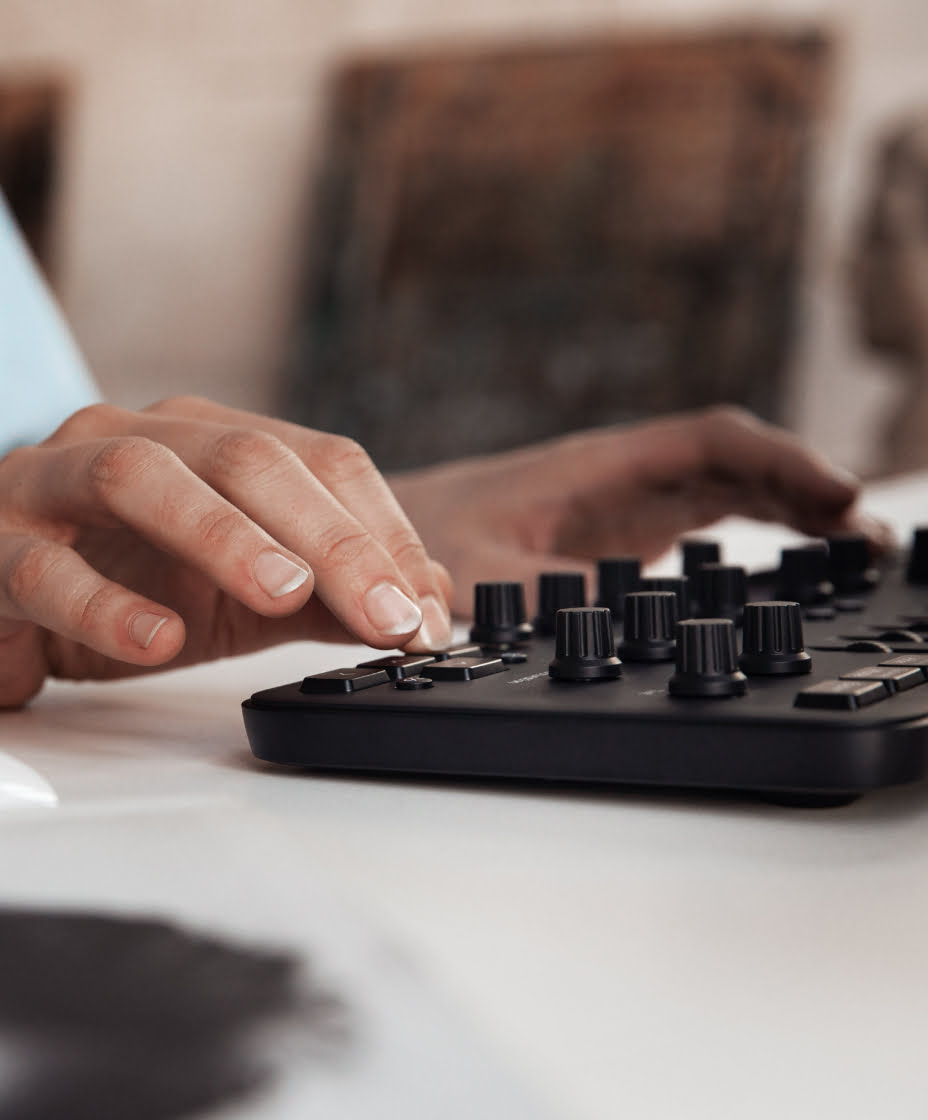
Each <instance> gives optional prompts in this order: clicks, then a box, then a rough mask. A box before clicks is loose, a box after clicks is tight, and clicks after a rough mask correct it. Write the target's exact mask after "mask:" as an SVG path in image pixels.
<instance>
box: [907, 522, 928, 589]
mask: <svg viewBox="0 0 928 1120" xmlns="http://www.w3.org/2000/svg"><path fill="white" fill-rule="evenodd" d="M905 578H906V579H907V580H908V581H909V583H928V526H922V527H921V528H919V529H916V530H915V532H914V533H913V534H912V548H911V551H910V552H909V566H908V568H907V569H906V573H905Z"/></svg>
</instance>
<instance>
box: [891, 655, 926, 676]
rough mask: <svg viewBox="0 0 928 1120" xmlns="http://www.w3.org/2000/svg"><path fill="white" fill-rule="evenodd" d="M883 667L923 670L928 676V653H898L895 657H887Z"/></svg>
mask: <svg viewBox="0 0 928 1120" xmlns="http://www.w3.org/2000/svg"><path fill="white" fill-rule="evenodd" d="M880 664H881V665H903V666H908V667H909V668H912V669H921V671H922V672H923V673H924V674H925V676H928V653H897V654H896V656H895V657H887V658H886V660H885V661H881V662H880Z"/></svg>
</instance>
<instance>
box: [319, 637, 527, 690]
mask: <svg viewBox="0 0 928 1120" xmlns="http://www.w3.org/2000/svg"><path fill="white" fill-rule="evenodd" d="M512 660H513V659H512V658H510V657H506V658H505V661H506V662H512ZM505 668H506V664H505V662H504V658H503V657H485V656H482V655H481V651H480V647H479V646H475V645H468V646H460V647H458V648H457V649H450V650H446V651H443V652H441V653H437V654H402V653H398V654H390V655H388V656H386V657H378V658H376V659H375V660H373V661H363V662H362V663H361V664H360V665H356V666H354V667H353V668H345V669H330V670H329V671H328V672H326V673H314V674H313V675H312V676H309V677H304V678H303V683H302V684H301V685H300V692H302V693H306V694H308V695H316V696H331V695H333V694H339V693H341V694H343V693H348V692H360V691H362V689H365V688H373V687H374V686H376V685H381V684H389V683H390V682H391V681H393V682H394V683H395V684H396V687H397V688H400V689H401V690H403V691H407V690H409V691H411V690H414V689H421V688H431V687H432V685H433V683H434V682H435V681H472V680H477V679H478V678H480V677H488V676H492V675H493V674H494V673H501V672H503V670H504V669H505Z"/></svg>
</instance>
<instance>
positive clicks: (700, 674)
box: [667, 618, 747, 697]
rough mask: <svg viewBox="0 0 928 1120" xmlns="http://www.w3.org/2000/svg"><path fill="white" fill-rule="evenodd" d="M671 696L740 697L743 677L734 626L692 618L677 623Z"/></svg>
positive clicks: (722, 620) (744, 685)
mask: <svg viewBox="0 0 928 1120" xmlns="http://www.w3.org/2000/svg"><path fill="white" fill-rule="evenodd" d="M667 688H668V689H669V691H670V694H671V696H694V697H716V696H719V697H720V696H743V695H744V692H745V690H746V688H747V678H746V677H745V675H744V673H742V672H741V670H740V669H739V668H738V662H737V658H736V653H735V625H734V623H733V622H732V621H731V619H730V618H692V619H687V620H685V621H683V622H678V623H677V671H676V672H675V673H674V675H673V676H672V677H671V678H670V680H669V682H668V684H667Z"/></svg>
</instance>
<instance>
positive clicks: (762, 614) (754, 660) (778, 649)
mask: <svg viewBox="0 0 928 1120" xmlns="http://www.w3.org/2000/svg"><path fill="white" fill-rule="evenodd" d="M741 649H742V652H741V658H740V660H739V664H740V666H741V668H742V669H743V670H744V672H745V673H747V674H748V676H770V677H772V676H787V675H790V674H799V673H808V672H809V670H810V669H811V668H812V658H811V657H810V656H809V655H808V654H807V653H806V651H805V649H804V647H803V640H802V611H801V610H800V607H799V604H798V603H785V602H769V603H748V605H747V606H746V607H745V608H744V637H743V644H742V647H741Z"/></svg>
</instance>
